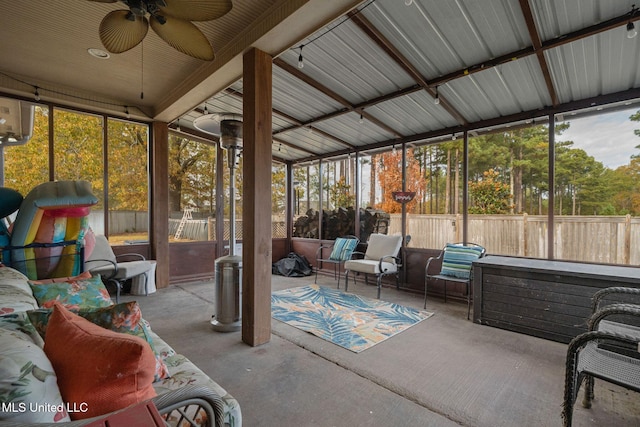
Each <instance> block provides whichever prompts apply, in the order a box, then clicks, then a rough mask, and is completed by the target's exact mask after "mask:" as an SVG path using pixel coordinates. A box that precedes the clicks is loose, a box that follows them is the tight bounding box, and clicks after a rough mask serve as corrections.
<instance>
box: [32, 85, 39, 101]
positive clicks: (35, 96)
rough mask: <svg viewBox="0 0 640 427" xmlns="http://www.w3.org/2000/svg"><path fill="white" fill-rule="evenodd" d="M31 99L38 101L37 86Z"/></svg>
mask: <svg viewBox="0 0 640 427" xmlns="http://www.w3.org/2000/svg"><path fill="white" fill-rule="evenodd" d="M33 97H34V98H35V100H36V101H40V92H39V91H38V86H35V91H34V92H33Z"/></svg>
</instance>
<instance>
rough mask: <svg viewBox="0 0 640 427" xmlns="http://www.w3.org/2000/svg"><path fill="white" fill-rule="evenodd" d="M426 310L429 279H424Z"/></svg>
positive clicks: (425, 306)
mask: <svg viewBox="0 0 640 427" xmlns="http://www.w3.org/2000/svg"><path fill="white" fill-rule="evenodd" d="M424 308H425V309H426V308H427V278H426V277H425V278H424Z"/></svg>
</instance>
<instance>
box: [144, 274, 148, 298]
mask: <svg viewBox="0 0 640 427" xmlns="http://www.w3.org/2000/svg"><path fill="white" fill-rule="evenodd" d="M144 296H145V297H148V296H149V273H144Z"/></svg>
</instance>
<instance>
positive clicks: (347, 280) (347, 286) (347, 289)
mask: <svg viewBox="0 0 640 427" xmlns="http://www.w3.org/2000/svg"><path fill="white" fill-rule="evenodd" d="M353 280H355V279H353ZM344 291H345V292H347V291H349V270H346V271H345V272H344Z"/></svg>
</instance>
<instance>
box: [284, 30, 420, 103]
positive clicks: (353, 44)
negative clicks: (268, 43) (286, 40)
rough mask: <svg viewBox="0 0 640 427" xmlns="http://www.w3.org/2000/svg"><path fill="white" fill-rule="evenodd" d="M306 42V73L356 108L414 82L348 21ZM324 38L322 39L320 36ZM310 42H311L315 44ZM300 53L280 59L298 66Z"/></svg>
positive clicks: (293, 53) (290, 52)
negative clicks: (359, 104) (355, 105)
mask: <svg viewBox="0 0 640 427" xmlns="http://www.w3.org/2000/svg"><path fill="white" fill-rule="evenodd" d="M333 28H334V29H333V30H332V31H330V32H326V30H325V29H323V30H320V31H318V32H317V33H316V34H314V35H312V36H311V37H309V38H307V39H306V40H304V41H302V43H301V44H304V45H305V46H304V48H303V50H302V54H303V58H304V69H303V71H304V73H305V74H306V75H308V76H309V77H311V78H312V79H314V80H316V81H318V82H320V83H321V84H323V85H324V86H325V87H327V88H329V89H330V90H331V91H333V92H335V93H339V94H340V95H341V96H342V97H343V98H344V99H346V100H347V101H348V102H350V103H352V104H358V103H361V102H364V101H366V100H368V99H372V98H376V97H378V96H381V95H384V94H387V93H389V92H393V91H396V90H398V89H401V88H404V87H406V86H410V85H412V84H413V83H414V82H413V81H412V80H411V78H410V77H409V76H408V75H407V73H406V72H405V71H404V70H403V69H402V68H401V67H400V66H399V65H397V64H396V63H395V62H394V61H393V60H391V59H390V58H389V56H388V55H387V54H386V53H385V52H384V51H383V50H382V49H380V48H379V47H378V46H377V45H376V44H375V43H373V42H372V41H371V39H370V38H369V37H367V36H366V34H364V33H363V32H362V30H360V29H359V28H358V27H357V26H356V25H355V24H354V23H353V22H351V21H346V22H344V23H343V24H341V25H339V26H336V24H333ZM320 34H324V35H322V36H321V37H320V38H317V37H318V36H320ZM314 38H315V41H313V42H310V41H311V40H314ZM298 55H299V49H294V50H289V51H287V52H285V53H284V54H282V55H281V56H280V58H282V59H283V60H284V61H286V62H287V63H289V64H291V65H296V66H297V64H298Z"/></svg>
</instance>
